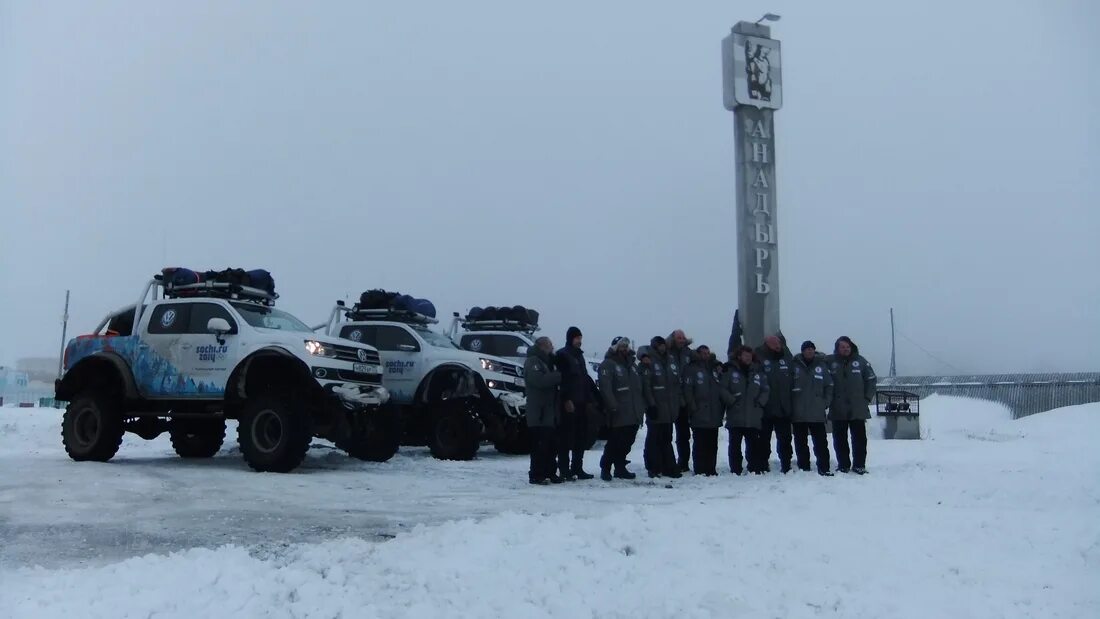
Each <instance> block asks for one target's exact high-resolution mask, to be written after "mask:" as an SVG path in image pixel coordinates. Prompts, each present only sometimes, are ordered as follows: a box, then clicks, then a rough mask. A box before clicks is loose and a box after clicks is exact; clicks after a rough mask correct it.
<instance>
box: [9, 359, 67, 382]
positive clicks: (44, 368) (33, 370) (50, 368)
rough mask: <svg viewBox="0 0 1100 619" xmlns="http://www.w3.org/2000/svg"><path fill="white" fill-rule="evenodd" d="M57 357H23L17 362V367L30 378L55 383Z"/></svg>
mask: <svg viewBox="0 0 1100 619" xmlns="http://www.w3.org/2000/svg"><path fill="white" fill-rule="evenodd" d="M57 362H58V359H57V357H23V358H22V359H19V360H17V361H16V362H15V369H16V370H18V371H20V372H26V374H27V377H28V378H29V379H30V380H33V381H37V382H43V383H51V384H52V383H53V380H54V379H55V378H57Z"/></svg>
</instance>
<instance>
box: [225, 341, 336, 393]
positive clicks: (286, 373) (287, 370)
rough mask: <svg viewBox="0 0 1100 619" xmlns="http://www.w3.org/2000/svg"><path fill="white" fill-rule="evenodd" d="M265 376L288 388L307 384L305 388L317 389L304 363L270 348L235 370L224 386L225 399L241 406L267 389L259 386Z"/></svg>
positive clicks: (257, 352)
mask: <svg viewBox="0 0 1100 619" xmlns="http://www.w3.org/2000/svg"><path fill="white" fill-rule="evenodd" d="M263 374H267V375H269V376H272V377H274V378H276V379H278V381H280V382H281V381H283V380H286V381H287V383H285V384H291V383H294V382H297V383H303V382H304V384H306V385H313V386H318V385H317V381H315V380H314V379H313V375H312V373H310V369H309V367H308V366H306V364H305V363H304V362H303V361H302V360H301V359H299V358H298V357H296V356H294V355H293V354H291V353H290V352H288V351H286V350H284V349H282V348H277V347H269V348H262V349H260V350H257V351H255V352H253V353H252V354H250V355H248V356H247V357H245V358H244V359H242V360H241V361H240V363H238V364H237V367H235V368H233V372H232V373H231V374H230V375H229V380H228V381H227V382H226V385H225V399H226V400H227V401H230V402H237V403H239V402H241V401H243V400H244V399H245V398H248V397H252V396H255V395H256V394H258V393H259V392H260V391H261V390H262V389H263V387H265V386H266V385H264V384H260V383H259V382H258V379H259V376H260V375H263ZM265 382H270V381H265ZM318 388H320V387H319V386H318Z"/></svg>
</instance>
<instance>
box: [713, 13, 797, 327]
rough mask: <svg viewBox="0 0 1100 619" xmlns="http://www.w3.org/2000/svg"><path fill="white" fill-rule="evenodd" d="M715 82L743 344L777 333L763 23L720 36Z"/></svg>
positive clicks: (771, 107)
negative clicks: (730, 178)
mask: <svg viewBox="0 0 1100 619" xmlns="http://www.w3.org/2000/svg"><path fill="white" fill-rule="evenodd" d="M765 18H767V19H773V20H774V19H778V16H775V15H771V14H769V15H767V16H765ZM722 85H723V100H724V103H725V106H726V109H728V110H730V111H732V112H733V121H734V136H735V141H736V151H737V279H738V286H737V288H738V292H737V305H738V309H739V310H740V312H741V313H740V316H741V325H742V328H743V329H744V341H745V343H746V344H748V345H750V346H758V345H759V344H760V343H762V342H763V341H764V337H765V336H767V335H772V334H775V333H778V332H779V244H778V237H777V236H776V232H777V231H776V193H775V183H776V177H775V111H776V110H778V109H779V108H780V107H781V106H782V104H783V83H782V72H781V70H780V55H779V41H777V40H775V39H772V38H771V29H770V28H769V27H767V26H764V25H761V24H760V23H759V22H757V23H753V22H745V21H743V22H738V23H737V25H736V26H734V27H733V32H732V33H731V34H730V35H729V36H727V37H726V38H725V39H723V40H722Z"/></svg>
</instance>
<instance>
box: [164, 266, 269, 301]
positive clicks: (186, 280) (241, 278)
mask: <svg viewBox="0 0 1100 619" xmlns="http://www.w3.org/2000/svg"><path fill="white" fill-rule="evenodd" d="M161 280H162V281H163V282H164V283H165V284H166V285H168V286H169V287H177V286H190V285H193V284H201V283H203V282H215V283H220V284H232V285H237V286H247V287H249V288H256V289H258V290H261V291H263V292H266V293H267V294H269V295H272V296H274V295H275V278H273V277H272V276H271V273H270V272H268V271H266V270H265V269H251V270H245V269H223V270H221V271H202V272H199V271H192V270H191V269H185V268H183V267H168V268H165V269H162V270H161Z"/></svg>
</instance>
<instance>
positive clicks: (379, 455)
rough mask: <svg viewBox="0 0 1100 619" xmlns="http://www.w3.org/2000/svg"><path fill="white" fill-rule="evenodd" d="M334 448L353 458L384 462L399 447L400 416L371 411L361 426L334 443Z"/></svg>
mask: <svg viewBox="0 0 1100 619" xmlns="http://www.w3.org/2000/svg"><path fill="white" fill-rule="evenodd" d="M336 446H337V447H339V448H340V449H343V450H344V451H346V452H347V453H348V455H349V456H351V457H353V458H358V459H360V460H366V461H368V462H385V461H387V460H389V459H390V458H392V457H393V455H394V454H396V453H397V449H398V448H399V447H400V446H401V416H400V414H399V413H398V412H397V411H392V410H384V409H383V410H378V411H371V412H369V413H367V414H366V419H365V420H364V423H363V424H361V425H360V426H358V427H353V428H352V436H351V437H350V438H347V439H344V440H339V441H336Z"/></svg>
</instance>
